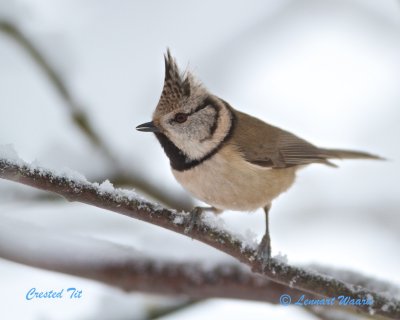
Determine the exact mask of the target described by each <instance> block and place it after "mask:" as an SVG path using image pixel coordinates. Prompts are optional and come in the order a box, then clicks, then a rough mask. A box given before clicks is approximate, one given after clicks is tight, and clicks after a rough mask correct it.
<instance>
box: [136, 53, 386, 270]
mask: <svg viewBox="0 0 400 320" xmlns="http://www.w3.org/2000/svg"><path fill="white" fill-rule="evenodd" d="M164 60H165V77H164V86H163V90H162V93H161V97H160V99H159V102H158V104H157V106H156V108H155V111H154V113H153V116H152V121H150V122H146V123H143V124H141V125H138V126H137V127H136V129H137V130H138V131H142V132H152V133H154V134H155V136H156V138H157V140H158V141H159V143H160V144H161V146H162V148H163V149H164V152H165V154H166V155H167V157H168V158H169V162H170V166H171V169H172V173H173V175H174V177H175V179H176V180H177V181H178V182H179V183H180V184H181V185H182V186H183V187H184V188H185V189H186V190H187V191H189V193H191V194H192V195H193V196H194V197H195V198H197V199H199V200H201V201H202V202H204V203H206V204H208V205H209V206H210V207H195V208H194V209H193V210H192V211H191V213H190V217H191V218H190V219H189V224H188V227H189V230H191V229H192V228H193V226H194V225H196V223H198V221H199V219H200V216H201V214H202V213H203V212H204V211H205V210H210V211H212V212H214V213H216V214H218V213H221V212H223V211H226V210H229V211H246V212H252V211H255V210H257V209H260V208H262V209H263V210H264V213H265V234H264V236H263V237H262V240H261V241H260V243H259V245H258V249H257V257H258V258H259V259H261V260H262V261H263V262H268V261H270V259H271V239H270V235H269V222H268V221H269V212H270V209H271V204H272V201H273V200H274V199H276V198H277V197H278V196H279V195H280V194H281V193H283V192H285V191H287V190H288V189H289V188H290V187H291V186H292V185H293V183H294V182H295V178H296V172H297V171H298V170H299V169H301V168H304V167H305V166H307V165H310V164H313V163H319V164H324V165H328V166H331V167H336V165H335V164H334V163H333V162H331V160H332V159H383V158H381V157H379V156H377V155H374V154H370V153H367V152H362V151H353V150H342V149H326V148H320V147H317V146H315V145H314V144H312V143H310V142H307V141H306V140H304V139H302V138H300V137H298V136H296V135H294V134H293V133H290V132H288V131H286V130H283V129H281V128H279V127H276V126H273V125H271V124H268V123H266V122H264V121H262V120H261V119H258V118H256V117H253V116H251V115H249V114H246V113H244V112H241V111H239V110H236V109H234V108H233V107H232V106H231V105H230V104H229V103H228V102H226V101H225V100H223V99H221V98H219V97H218V96H216V95H214V94H212V93H211V92H210V91H209V90H208V89H206V87H205V86H204V85H203V84H202V83H201V82H200V81H199V80H198V79H197V78H195V76H194V75H193V74H192V73H191V72H190V71H188V70H187V71H185V72H181V71H180V69H179V67H178V65H177V63H176V60H175V59H174V58H173V57H172V55H171V52H170V50H169V49H167V52H166V54H164Z"/></svg>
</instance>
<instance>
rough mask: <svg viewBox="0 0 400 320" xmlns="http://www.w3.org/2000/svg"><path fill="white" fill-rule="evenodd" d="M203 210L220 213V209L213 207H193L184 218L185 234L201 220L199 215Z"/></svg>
mask: <svg viewBox="0 0 400 320" xmlns="http://www.w3.org/2000/svg"><path fill="white" fill-rule="evenodd" d="M204 211H211V212H213V213H215V214H217V213H221V212H222V211H221V210H218V209H217V208H214V207H194V208H193V209H192V210H191V211H190V212H189V215H188V217H187V220H186V223H185V224H186V227H185V230H184V232H185V233H186V234H187V233H189V232H190V231H192V230H193V227H194V226H195V225H196V224H198V223H199V222H200V221H201V215H202V213H203V212H204Z"/></svg>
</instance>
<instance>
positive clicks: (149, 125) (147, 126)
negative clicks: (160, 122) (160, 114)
mask: <svg viewBox="0 0 400 320" xmlns="http://www.w3.org/2000/svg"><path fill="white" fill-rule="evenodd" d="M136 130H138V131H142V132H160V129H158V128H157V127H156V126H155V125H154V123H153V121H150V122H146V123H142V124H140V125H138V126H137V127H136Z"/></svg>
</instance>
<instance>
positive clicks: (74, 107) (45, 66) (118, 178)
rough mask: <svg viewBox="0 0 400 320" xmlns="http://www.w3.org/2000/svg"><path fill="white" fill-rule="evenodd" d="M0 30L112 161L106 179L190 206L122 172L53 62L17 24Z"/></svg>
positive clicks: (4, 23) (136, 174)
mask: <svg viewBox="0 0 400 320" xmlns="http://www.w3.org/2000/svg"><path fill="white" fill-rule="evenodd" d="M0 32H3V33H5V34H6V35H8V36H9V37H11V38H12V39H14V40H15V41H16V42H17V43H18V44H19V45H20V46H21V48H22V49H24V51H25V52H26V53H27V54H28V55H29V57H30V58H31V59H32V61H33V62H34V63H35V64H36V65H37V66H38V67H39V69H40V70H41V71H42V72H43V73H44V74H45V75H46V77H47V79H48V80H49V83H50V84H51V85H52V86H53V88H54V89H55V91H56V92H57V94H58V95H59V96H60V97H61V99H62V100H63V102H64V106H65V107H66V108H67V109H68V111H69V115H70V118H71V120H72V122H73V123H74V124H75V126H76V127H77V128H78V129H79V130H80V131H81V133H83V134H84V135H85V137H87V138H88V139H89V140H90V142H91V143H93V144H94V145H95V146H96V147H97V148H98V149H99V150H100V151H101V152H102V153H103V154H104V155H105V157H106V159H107V160H108V161H109V162H110V163H111V164H112V167H113V168H114V170H115V174H114V176H112V177H108V179H110V180H111V181H113V182H114V183H116V184H119V185H128V186H131V187H133V188H137V189H139V190H141V191H143V192H144V193H146V194H148V195H149V196H150V197H152V198H153V199H156V200H157V201H160V202H162V203H165V204H166V205H168V206H170V207H173V208H177V207H180V208H182V209H183V208H186V209H188V208H189V206H191V204H192V202H191V201H190V199H189V198H188V199H184V198H183V197H181V196H180V197H172V196H167V195H166V193H165V191H164V190H162V189H161V188H160V187H158V186H157V185H153V184H151V183H149V182H148V181H146V180H145V179H143V178H141V174H140V172H134V171H133V169H132V172H131V173H130V174H129V175H127V174H125V173H123V170H122V169H121V168H120V165H119V163H118V161H117V159H115V156H114V153H113V152H112V150H111V149H110V148H109V147H108V145H107V143H106V142H105V141H104V139H102V138H101V136H100V135H99V134H98V133H97V132H96V130H95V126H94V125H93V124H92V122H91V121H90V119H89V117H88V116H87V113H86V112H85V111H84V109H83V108H82V106H81V105H80V104H79V103H78V102H77V101H76V99H75V98H74V96H73V94H72V93H71V92H70V90H69V89H68V86H67V85H66V84H65V82H64V79H63V77H62V76H61V75H60V74H59V72H57V70H56V69H55V68H54V67H53V66H52V64H51V63H49V62H48V60H47V59H46V57H45V55H43V54H42V52H41V51H40V50H39V49H38V48H37V47H36V45H35V44H34V42H33V41H32V40H31V39H30V38H29V37H28V36H27V35H25V34H24V32H23V31H22V30H21V29H20V28H18V27H17V26H16V25H14V24H13V23H10V22H8V21H4V20H0Z"/></svg>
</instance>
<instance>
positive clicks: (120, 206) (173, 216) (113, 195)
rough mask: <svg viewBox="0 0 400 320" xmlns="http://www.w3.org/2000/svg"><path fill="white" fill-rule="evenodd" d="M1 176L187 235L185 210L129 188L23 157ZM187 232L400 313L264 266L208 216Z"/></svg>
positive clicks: (327, 292) (367, 293)
mask: <svg viewBox="0 0 400 320" xmlns="http://www.w3.org/2000/svg"><path fill="white" fill-rule="evenodd" d="M0 178H4V179H8V180H13V181H16V182H19V183H23V184H26V185H30V186H33V187H35V188H39V189H42V190H47V191H51V192H55V193H57V194H59V195H62V196H63V197H65V198H66V199H68V200H70V201H78V202H82V203H86V204H90V205H94V206H97V207H99V208H103V209H106V210H110V211H114V212H117V213H120V214H123V215H125V216H128V217H132V218H136V219H139V220H142V221H146V222H149V223H152V224H155V225H158V226H161V227H163V228H166V229H169V230H172V231H175V232H177V233H180V234H186V233H185V223H184V222H185V221H186V220H187V217H188V214H187V213H179V212H176V211H175V210H168V209H166V208H163V207H161V206H159V205H157V204H154V203H151V202H148V201H146V200H144V199H141V198H140V197H139V196H137V195H136V194H134V193H132V192H129V191H127V190H121V189H113V188H112V187H111V186H110V185H109V184H102V185H98V184H96V183H94V184H92V183H89V182H88V181H86V180H85V179H82V178H79V177H71V176H66V175H61V174H57V173H55V172H51V171H49V170H46V169H43V168H40V167H33V166H29V165H27V164H26V163H24V162H22V161H21V160H14V161H10V160H6V159H2V160H0ZM187 236H190V237H192V238H193V239H196V240H199V241H201V242H203V243H206V244H208V245H210V246H212V247H214V248H216V249H218V250H220V251H222V252H225V253H227V254H229V255H231V256H232V257H234V258H236V259H237V260H239V261H240V262H242V263H244V264H246V265H248V266H249V267H250V268H251V269H252V270H253V271H254V272H257V273H261V274H264V275H265V276H267V277H268V278H269V279H271V280H272V281H274V282H277V283H280V284H283V285H286V286H288V287H291V288H295V289H298V290H301V291H304V292H308V293H311V294H313V295H316V296H321V297H327V298H331V297H337V296H340V295H344V296H348V297H351V298H354V299H368V300H371V299H372V300H373V305H358V306H355V307H356V308H357V309H358V310H360V311H362V312H366V313H369V314H375V313H376V314H379V315H383V316H386V317H389V318H392V319H399V318H400V301H399V300H398V299H395V298H390V297H388V296H386V295H385V294H383V293H378V292H376V291H374V290H370V289H368V288H366V287H363V286H359V285H357V284H351V283H346V282H344V281H340V280H338V279H335V278H334V277H332V276H329V275H324V274H322V273H318V272H316V271H313V270H310V269H305V268H300V267H296V266H291V265H288V264H286V263H284V262H282V261H279V260H277V259H271V261H270V263H269V265H268V266H266V267H264V266H263V263H262V262H261V261H259V260H258V259H257V255H256V248H255V247H254V244H249V243H245V242H243V241H242V240H241V239H240V238H239V237H238V236H235V235H232V234H230V233H229V232H227V231H226V230H224V229H222V228H220V227H218V226H217V225H216V224H215V223H214V222H212V221H211V222H210V221H205V219H202V221H201V222H200V223H199V224H197V225H196V226H195V227H194V228H193V229H192V230H191V231H190V232H189V233H188V234H187Z"/></svg>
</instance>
